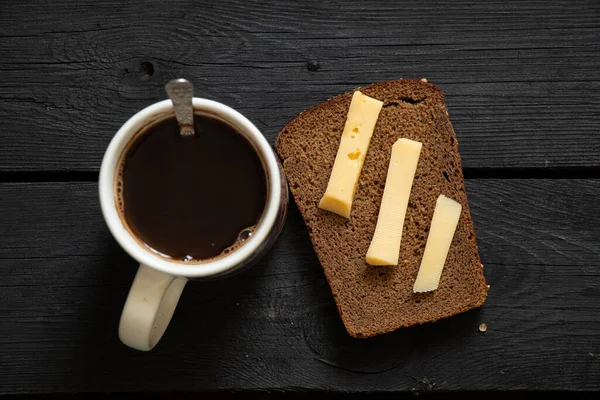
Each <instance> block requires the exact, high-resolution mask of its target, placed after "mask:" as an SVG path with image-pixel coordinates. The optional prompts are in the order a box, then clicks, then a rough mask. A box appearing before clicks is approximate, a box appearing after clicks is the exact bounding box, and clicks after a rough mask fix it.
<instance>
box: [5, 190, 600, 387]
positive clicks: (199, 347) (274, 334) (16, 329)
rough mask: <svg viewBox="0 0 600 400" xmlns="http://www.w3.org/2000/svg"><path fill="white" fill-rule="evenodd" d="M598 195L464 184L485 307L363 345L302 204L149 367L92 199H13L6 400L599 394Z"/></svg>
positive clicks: (117, 257) (181, 312) (189, 312)
mask: <svg viewBox="0 0 600 400" xmlns="http://www.w3.org/2000/svg"><path fill="white" fill-rule="evenodd" d="M599 190H600V180H587V179H580V180H560V179H555V180H537V179H536V180H494V179H490V180H469V181H467V192H468V194H469V199H470V206H471V213H472V216H473V220H474V222H475V228H476V231H477V235H478V241H479V248H480V252H481V257H482V261H483V263H484V264H485V265H486V269H485V274H486V278H487V280H488V283H490V284H491V289H490V292H489V297H488V300H487V302H486V304H485V305H484V306H483V308H482V309H480V310H479V311H475V312H470V313H467V314H463V315H460V316H457V317H454V318H451V319H447V320H442V321H440V322H437V323H435V324H428V325H423V326H419V327H415V328H408V329H403V330H400V331H397V332H396V333H393V334H389V335H384V336H381V337H376V338H373V339H368V340H358V339H352V338H351V337H350V336H348V334H347V333H346V331H345V329H344V327H343V326H342V323H341V321H340V319H339V315H338V313H337V310H336V308H335V305H334V302H333V299H332V297H331V294H330V292H329V288H328V286H327V284H326V282H325V279H324V276H323V273H322V271H321V268H320V266H319V264H318V261H317V259H316V256H315V255H314V252H313V250H312V248H311V245H310V241H309V239H308V235H307V234H306V232H305V230H304V226H303V223H302V220H301V218H300V215H299V213H298V211H297V209H296V207H295V206H294V205H292V207H291V210H290V214H289V218H288V222H287V224H286V227H285V229H284V232H283V234H282V236H281V238H280V240H279V241H278V243H277V244H276V246H275V248H274V249H273V250H272V251H271V252H270V253H269V255H268V256H267V257H266V258H265V259H263V260H262V261H261V262H260V263H259V264H258V265H256V266H255V267H254V268H252V269H250V270H249V271H247V272H246V273H244V274H242V275H238V276H235V277H233V278H231V279H229V280H226V281H218V282H211V283H202V282H192V283H190V284H189V285H188V287H187V288H186V291H185V293H184V295H183V297H182V301H181V304H180V306H179V308H178V310H177V312H176V314H175V317H174V319H173V322H172V325H171V327H170V328H169V330H168V331H167V333H166V335H165V337H164V339H163V341H162V342H161V343H160V344H159V346H158V347H157V348H156V349H155V350H154V351H153V352H151V353H141V352H136V351H133V350H130V349H128V348H126V347H125V346H123V345H122V344H121V343H120V342H119V341H118V338H117V332H116V327H117V324H118V318H119V313H120V309H121V306H122V304H123V301H124V299H125V296H126V293H127V290H128V287H129V284H130V282H131V280H132V278H133V275H134V272H135V263H134V262H133V261H132V260H131V259H130V258H129V257H128V256H127V255H125V254H123V252H122V251H120V250H119V248H118V247H117V245H116V244H115V243H114V242H113V241H112V239H111V238H110V234H109V233H108V231H107V229H106V227H105V226H104V224H103V222H102V220H101V217H100V210H99V204H98V200H97V190H96V184H94V183H60V182H56V183H45V184H44V183H36V184H31V183H30V184H26V183H4V184H0V209H1V210H2V212H1V213H0V227H2V232H3V234H2V240H1V241H0V273H1V276H2V279H1V282H0V393H9V392H11V393H15V392H44V391H53V392H71V391H102V392H104V391H150V390H151V391H171V390H178V391H194V390H209V389H226V390H243V389H257V390H265V389H269V390H279V389H287V390H302V389H306V390H310V389H324V390H333V391H353V392H354V391H357V392H360V391H373V390H378V391H410V390H413V389H414V390H419V391H427V390H432V389H433V390H461V389H462V390H464V389H469V390H493V389H498V390H517V389H528V390H542V389H543V390H553V389H564V390H592V389H596V390H598V389H600V385H599V382H600V302H599V301H598V299H599V298H600V290H599V289H600V288H599V286H598V285H599V279H600V266H599V264H598V256H599V253H600V243H599V242H598V237H600V205H599V203H598V201H597V194H598V191H599ZM565 193H568V194H569V195H568V196H565ZM480 323H486V324H487V326H488V330H487V332H486V333H481V332H479V330H478V326H479V324H480Z"/></svg>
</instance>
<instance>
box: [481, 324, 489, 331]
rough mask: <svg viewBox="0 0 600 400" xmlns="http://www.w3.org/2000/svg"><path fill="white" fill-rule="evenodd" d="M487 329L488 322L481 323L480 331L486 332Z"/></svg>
mask: <svg viewBox="0 0 600 400" xmlns="http://www.w3.org/2000/svg"><path fill="white" fill-rule="evenodd" d="M485 331H487V325H486V324H481V325H479V332H485Z"/></svg>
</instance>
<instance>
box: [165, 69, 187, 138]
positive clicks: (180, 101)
mask: <svg viewBox="0 0 600 400" xmlns="http://www.w3.org/2000/svg"><path fill="white" fill-rule="evenodd" d="M165 90H166V91H167V95H169V98H170V99H171V102H173V109H174V110H175V118H176V119H177V123H178V124H179V132H180V133H181V136H185V137H192V136H194V107H193V106H192V97H193V96H194V86H193V85H192V82H190V81H188V80H186V79H174V80H172V81H169V82H167V84H166V85H165Z"/></svg>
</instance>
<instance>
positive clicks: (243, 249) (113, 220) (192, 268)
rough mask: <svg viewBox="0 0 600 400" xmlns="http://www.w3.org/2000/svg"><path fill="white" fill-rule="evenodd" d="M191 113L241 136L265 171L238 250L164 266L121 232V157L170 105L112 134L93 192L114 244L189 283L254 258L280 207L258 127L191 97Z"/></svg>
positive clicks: (273, 166)
mask: <svg viewBox="0 0 600 400" xmlns="http://www.w3.org/2000/svg"><path fill="white" fill-rule="evenodd" d="M192 103H193V106H194V111H197V112H200V113H207V114H210V115H212V116H214V117H217V118H221V119H222V120H223V121H224V122H226V123H228V124H230V125H232V127H233V128H234V129H236V130H238V131H242V132H243V133H244V135H245V136H246V138H247V139H248V140H249V141H250V142H251V143H252V145H253V147H254V148H255V151H256V152H257V153H258V154H259V157H260V158H261V160H262V162H263V166H264V168H265V175H266V178H267V181H268V184H267V190H268V193H267V196H266V197H267V200H266V204H265V209H264V211H263V214H262V216H261V219H260V220H259V222H258V224H257V226H256V229H255V230H254V232H253V235H252V237H251V238H250V239H248V240H247V241H246V242H245V243H244V245H243V246H240V247H239V248H238V249H236V250H235V251H233V252H231V253H230V254H227V255H225V256H223V257H220V258H217V259H215V260H212V261H207V262H200V263H189V264H188V263H185V264H184V263H181V262H177V261H169V260H168V259H166V258H163V257H161V256H159V255H158V254H155V253H154V252H153V251H152V250H151V249H150V248H148V247H146V246H144V245H143V244H142V242H141V241H140V240H139V239H136V238H135V237H133V235H132V233H131V232H130V231H129V230H128V229H127V228H126V227H125V225H124V223H123V221H122V219H121V217H120V215H119V212H118V211H117V205H116V200H115V192H114V191H115V173H116V172H117V169H118V168H119V161H120V160H121V156H122V154H123V152H124V151H125V149H126V148H127V146H128V144H129V143H130V142H131V140H132V139H133V138H134V137H135V136H136V135H137V134H138V133H139V132H140V131H141V130H142V129H143V128H144V127H146V126H148V125H149V124H151V123H152V122H154V121H155V120H157V119H159V118H162V117H164V116H166V115H174V112H173V107H172V103H171V100H163V101H160V102H157V103H154V104H152V105H150V106H148V107H146V108H144V109H142V110H141V111H139V112H137V113H136V114H134V115H133V116H132V117H130V118H129V119H128V120H127V122H125V123H124V124H123V125H122V126H121V128H119V130H118V131H117V133H116V134H115V136H114V137H113V138H112V140H111V142H110V144H109V145H108V147H107V149H106V152H105V153H104V157H103V159H102V165H101V167H100V177H99V181H98V188H99V194H100V207H101V209H102V214H103V215H104V220H105V221H106V224H107V225H108V228H109V230H110V232H111V233H112V235H113V237H114V238H115V240H116V241H117V242H118V243H119V245H120V246H121V247H122V248H123V249H124V250H125V251H126V252H127V253H128V254H129V255H130V256H131V257H133V258H134V259H135V260H136V261H138V262H139V263H140V264H144V265H147V266H149V267H151V268H154V269H157V270H159V271H162V272H165V273H167V274H171V275H176V276H184V277H189V278H202V277H211V276H215V275H219V274H222V273H224V272H227V271H228V270H231V269H234V268H236V267H237V266H238V265H240V264H241V263H243V262H244V261H245V260H247V259H249V258H251V257H252V256H253V254H255V253H257V252H259V251H260V249H261V246H262V244H263V243H265V242H266V241H267V240H268V237H269V233H270V232H271V231H272V229H273V226H274V224H275V221H276V219H277V214H278V210H279V205H280V202H281V190H282V189H281V184H280V179H281V177H280V170H279V166H278V163H277V159H276V158H275V157H276V156H275V153H274V152H273V150H272V148H271V146H270V145H269V142H268V141H267V139H266V138H265V137H264V136H263V134H262V133H261V132H260V131H259V130H258V128H257V127H256V126H255V125H254V124H253V123H252V122H251V121H250V120H248V119H247V118H246V117H244V116H243V115H242V114H241V113H239V112H238V111H236V110H234V109H233V108H231V107H229V106H227V105H225V104H223V103H219V102H217V101H214V100H209V99H204V98H199V97H194V98H193V101H192Z"/></svg>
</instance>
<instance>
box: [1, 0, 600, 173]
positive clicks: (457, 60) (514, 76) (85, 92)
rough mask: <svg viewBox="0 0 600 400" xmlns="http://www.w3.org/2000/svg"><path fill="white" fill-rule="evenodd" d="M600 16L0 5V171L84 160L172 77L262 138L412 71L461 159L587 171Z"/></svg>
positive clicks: (541, 7)
mask: <svg viewBox="0 0 600 400" xmlns="http://www.w3.org/2000/svg"><path fill="white" fill-rule="evenodd" d="M75 15H76V16H77V17H76V18H74V16H75ZM599 20H600V5H599V4H598V3H597V2H595V1H592V0H590V1H581V2H573V1H554V2H551V3H549V2H546V1H530V2H519V3H517V4H515V3H507V2H505V1H494V2H480V3H477V2H470V1H462V0H457V1H453V2H450V3H448V2H443V1H431V2H429V1H428V2H420V3H418V4H417V3H412V2H411V3H403V2H380V3H379V4H377V3H372V2H337V1H329V2H321V1H317V0H313V1H309V2H294V1H266V2H264V1H262V0H260V1H259V0H231V1H228V2H216V3H215V2H197V1H196V2H188V1H173V2H162V3H156V2H152V1H148V0H142V1H138V2H135V3H129V4H122V2H120V1H117V0H101V1H93V2H77V4H74V3H73V2H70V1H65V0H59V1H53V2H51V3H48V2H44V1H40V0H37V1H33V2H27V3H23V2H21V1H15V0H6V1H3V2H2V4H1V5H0V53H1V54H2V59H1V60H0V120H1V121H2V135H3V140H2V142H0V172H15V171H21V172H26V171H97V170H98V168H99V165H100V160H101V157H102V154H103V151H104V149H105V148H106V146H107V145H108V142H109V140H110V138H111V137H112V135H113V134H114V132H116V130H117V129H118V127H119V126H120V125H121V124H122V123H123V122H124V121H125V120H126V119H127V118H128V117H129V116H131V115H132V114H133V113H134V112H135V111H137V110H139V109H141V108H143V107H145V106H147V105H149V104H151V103H153V102H155V101H158V100H162V99H164V98H165V93H164V90H163V85H164V83H165V82H166V81H167V80H169V79H171V78H175V77H186V78H188V79H190V80H192V81H193V82H194V83H195V85H196V87H197V94H198V95H200V96H204V97H207V98H210V99H215V100H218V101H221V102H224V103H226V104H228V105H231V106H233V107H234V108H236V109H238V110H240V111H241V112H242V113H244V114H245V115H246V116H248V117H249V118H250V119H251V120H252V121H253V122H255V123H256V125H257V126H258V127H259V129H261V130H262V131H263V132H264V134H265V135H266V136H267V138H268V139H269V140H270V141H271V142H273V141H274V138H275V135H276V133H277V131H278V129H279V128H280V127H281V126H283V125H284V124H285V123H286V122H287V121H288V120H289V119H291V118H293V117H294V116H295V115H296V114H298V113H299V112H300V111H302V110H304V109H306V108H308V107H310V106H312V105H314V104H317V103H320V102H322V101H324V100H326V99H328V98H329V97H331V96H334V95H335V94H338V93H340V92H344V91H348V90H351V89H352V88H354V87H357V86H360V85H365V84H368V83H371V82H374V81H380V80H386V79H395V78H400V77H411V78H421V77H423V76H424V77H427V78H429V80H430V81H431V82H434V83H437V84H439V85H440V86H441V87H442V89H443V90H445V91H446V93H447V95H448V96H447V101H448V105H449V108H450V113H451V117H452V120H453V122H454V125H455V129H456V132H457V134H458V137H459V140H460V143H461V151H462V155H463V160H464V166H465V167H467V168H487V167H494V168H503V167H535V168H546V167H554V168H560V167H584V166H594V167H598V166H599V165H600V164H599V161H598V160H600V142H599V141H598V139H597V131H598V129H599V124H598V119H597V115H598V114H599V112H600V90H599V89H600V51H599V50H600V44H599V42H598V39H599V37H600V25H599V24H598V21H599Z"/></svg>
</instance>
